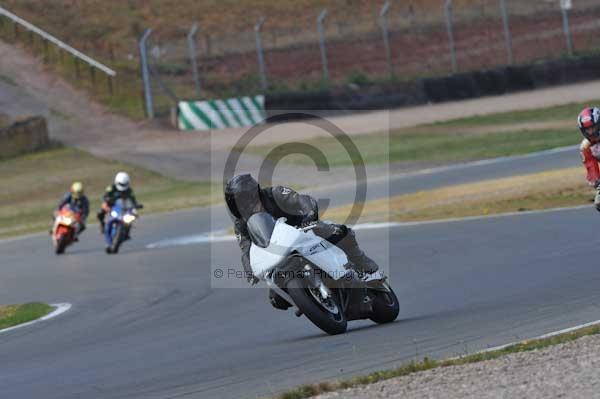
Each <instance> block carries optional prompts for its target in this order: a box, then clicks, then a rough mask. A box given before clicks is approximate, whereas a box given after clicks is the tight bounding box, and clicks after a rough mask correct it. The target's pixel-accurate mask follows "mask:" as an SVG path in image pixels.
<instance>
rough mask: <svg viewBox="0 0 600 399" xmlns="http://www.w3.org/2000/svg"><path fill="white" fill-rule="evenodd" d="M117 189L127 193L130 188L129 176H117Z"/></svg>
mask: <svg viewBox="0 0 600 399" xmlns="http://www.w3.org/2000/svg"><path fill="white" fill-rule="evenodd" d="M115 187H116V188H117V190H119V191H125V190H127V189H128V188H129V175H128V174H127V173H125V172H119V173H117V175H116V176H115Z"/></svg>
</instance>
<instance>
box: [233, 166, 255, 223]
mask: <svg viewBox="0 0 600 399" xmlns="http://www.w3.org/2000/svg"><path fill="white" fill-rule="evenodd" d="M259 190H260V186H259V184H258V182H257V181H256V180H254V178H253V177H252V175H250V173H244V174H240V175H236V176H234V177H232V178H231V179H229V181H228V182H227V183H226V184H225V190H224V191H225V202H226V203H227V208H229V212H231V214H232V215H233V216H235V217H236V218H238V219H239V218H241V217H242V215H246V216H250V215H249V212H246V211H251V210H252V209H253V208H254V207H255V205H256V203H257V202H258V201H260V191H259Z"/></svg>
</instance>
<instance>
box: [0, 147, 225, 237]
mask: <svg viewBox="0 0 600 399" xmlns="http://www.w3.org/2000/svg"><path fill="white" fill-rule="evenodd" d="M121 170H124V171H127V172H128V173H129V174H130V176H131V179H132V187H133V189H134V191H135V193H136V196H137V198H138V200H139V201H140V202H142V203H143V204H144V205H145V208H144V210H143V213H153V212H163V211H170V210H175V209H180V208H189V207H194V206H204V205H208V204H211V203H213V202H215V201H217V200H220V199H221V198H220V197H216V194H215V193H219V192H220V190H213V188H214V186H213V184H212V183H195V182H184V181H178V180H175V179H171V178H168V177H165V176H162V175H160V174H158V173H155V172H152V171H149V170H146V169H143V168H140V167H136V166H132V165H129V164H126V163H122V162H115V161H111V160H107V159H102V158H98V157H95V156H93V155H91V154H89V153H87V152H84V151H80V150H77V149H73V148H59V149H54V150H50V151H44V152H39V153H35V154H30V155H25V156H22V157H18V158H14V159H10V160H6V161H2V162H0V181H2V183H3V189H2V191H1V192H0V237H1V236H11V235H17V234H25V233H31V232H37V231H43V230H45V229H48V228H50V223H51V217H52V211H53V210H54V208H55V207H56V205H57V203H58V201H59V200H60V199H61V198H62V196H63V194H64V193H65V192H66V191H68V189H69V187H70V185H71V183H72V182H73V181H81V182H83V183H84V186H85V190H86V193H87V196H88V198H89V200H90V207H91V210H90V219H89V220H90V222H93V221H94V220H95V218H94V213H95V211H96V210H97V209H98V208H99V207H100V203H101V197H102V194H103V193H104V190H105V188H106V187H107V186H108V185H110V184H111V183H112V181H113V179H114V175H115V174H116V173H117V172H118V171H121Z"/></svg>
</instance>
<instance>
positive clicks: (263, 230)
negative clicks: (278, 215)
mask: <svg viewBox="0 0 600 399" xmlns="http://www.w3.org/2000/svg"><path fill="white" fill-rule="evenodd" d="M247 226H248V234H249V235H250V239H251V240H252V242H253V243H254V244H255V245H257V246H259V247H261V248H267V247H268V246H269V243H270V242H271V236H272V235H273V230H274V229H275V219H274V218H273V216H271V215H270V214H268V213H266V212H259V213H255V214H254V215H252V216H250V219H248V222H247Z"/></svg>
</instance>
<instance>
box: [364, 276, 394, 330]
mask: <svg viewBox="0 0 600 399" xmlns="http://www.w3.org/2000/svg"><path fill="white" fill-rule="evenodd" d="M383 284H384V288H385V290H374V289H370V290H369V294H370V295H372V296H374V298H373V313H371V316H370V317H369V318H370V319H371V320H372V321H374V322H375V323H378V324H385V323H391V322H392V321H394V320H396V317H398V313H400V303H399V302H398V297H396V293H394V290H393V289H392V287H390V286H389V285H388V284H387V283H383Z"/></svg>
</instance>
